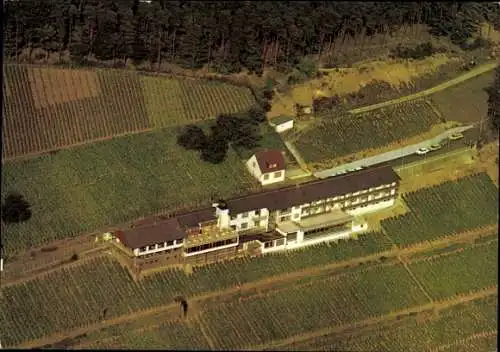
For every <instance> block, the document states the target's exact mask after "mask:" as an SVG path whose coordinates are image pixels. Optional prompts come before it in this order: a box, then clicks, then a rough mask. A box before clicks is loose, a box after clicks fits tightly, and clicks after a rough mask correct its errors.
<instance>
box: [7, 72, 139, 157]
mask: <svg viewBox="0 0 500 352" xmlns="http://www.w3.org/2000/svg"><path fill="white" fill-rule="evenodd" d="M45 70H50V72H45ZM5 72H6V80H7V81H8V82H9V87H10V88H9V89H10V90H11V94H10V96H9V97H6V96H4V97H5V117H6V118H5V137H4V142H3V143H4V147H5V148H4V151H3V155H4V157H15V156H20V155H24V154H27V153H36V152H41V151H45V150H49V149H57V148H62V147H64V146H67V145H72V144H75V143H82V142H88V141H91V140H94V139H97V138H103V137H107V136H113V135H117V134H123V133H128V132H134V131H139V130H144V129H146V128H148V127H149V123H148V120H147V114H146V110H145V105H144V101H143V98H142V90H141V82H140V80H139V77H138V76H137V75H135V74H133V73H119V72H116V71H106V70H104V71H102V70H99V71H88V70H68V69H44V68H32V67H25V66H12V65H8V66H7V67H6V69H5ZM30 87H31V89H30ZM63 92H64V93H63Z"/></svg>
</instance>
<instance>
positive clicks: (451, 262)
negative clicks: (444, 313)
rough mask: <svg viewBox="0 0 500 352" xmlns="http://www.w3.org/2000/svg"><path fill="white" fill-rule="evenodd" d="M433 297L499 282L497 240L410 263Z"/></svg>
mask: <svg viewBox="0 0 500 352" xmlns="http://www.w3.org/2000/svg"><path fill="white" fill-rule="evenodd" d="M410 270H411V271H412V272H413V273H414V274H415V276H416V277H417V279H418V280H419V281H420V282H422V284H423V286H424V287H425V288H426V291H427V292H428V293H429V294H430V295H431V297H432V298H433V299H443V298H445V297H450V296H453V295H457V294H463V293H468V292H470V291H475V290H478V289H481V288H485V287H491V286H494V285H498V241H493V242H491V243H486V244H483V245H477V246H474V247H468V248H465V249H464V250H463V251H462V252H457V253H453V254H450V255H448V256H445V257H441V258H438V259H431V260H422V261H419V262H417V263H414V264H410Z"/></svg>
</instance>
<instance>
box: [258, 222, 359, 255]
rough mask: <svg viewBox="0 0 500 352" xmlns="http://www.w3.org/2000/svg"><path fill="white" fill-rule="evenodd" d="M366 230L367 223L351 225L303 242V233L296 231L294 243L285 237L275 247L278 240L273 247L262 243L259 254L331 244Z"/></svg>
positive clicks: (274, 241)
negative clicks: (343, 229) (349, 227)
mask: <svg viewBox="0 0 500 352" xmlns="http://www.w3.org/2000/svg"><path fill="white" fill-rule="evenodd" d="M367 230H368V224H367V223H362V224H356V225H352V227H351V229H349V230H345V231H337V232H335V231H332V233H326V234H325V235H323V236H321V237H316V238H312V239H305V240H304V232H303V231H298V232H297V239H296V240H294V241H288V239H287V238H286V237H284V238H283V239H284V242H283V244H281V245H277V243H276V242H277V241H278V240H273V246H272V247H268V248H265V245H264V243H262V244H261V252H262V254H266V253H272V252H278V251H284V250H292V249H298V248H303V247H307V246H312V245H315V244H320V243H324V242H331V241H336V240H339V239H345V238H350V237H351V236H352V235H353V234H357V233H361V232H365V231H367ZM277 231H278V232H281V231H279V229H277Z"/></svg>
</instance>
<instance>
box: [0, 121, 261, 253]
mask: <svg viewBox="0 0 500 352" xmlns="http://www.w3.org/2000/svg"><path fill="white" fill-rule="evenodd" d="M2 171H3V174H2V195H5V194H6V193H8V192H10V191H17V192H20V193H21V194H23V196H24V197H25V199H26V200H27V201H28V202H29V203H30V204H31V209H32V213H33V215H32V217H31V219H29V220H28V221H26V222H23V223H19V224H9V225H8V226H7V227H6V230H5V232H4V233H2V235H3V244H4V246H5V253H6V255H13V254H14V253H15V252H17V251H19V250H23V249H26V248H29V247H32V246H35V245H42V244H45V243H48V242H50V241H51V240H56V239H61V238H65V237H70V236H74V235H79V234H81V233H85V232H92V231H95V230H96V229H98V228H100V227H103V226H114V225H116V224H120V223H123V222H126V221H132V220H134V219H136V218H139V217H142V216H148V215H150V214H151V213H155V212H158V211H162V210H165V209H170V210H173V209H177V208H184V207H195V206H198V205H199V204H200V203H202V202H203V203H205V202H207V201H208V200H209V199H210V197H211V196H212V195H214V194H216V195H217V196H220V197H230V196H235V195H237V194H240V193H241V192H244V191H245V190H249V189H250V188H252V187H254V185H255V182H254V181H253V180H252V178H251V176H250V175H249V174H248V173H247V171H246V170H245V169H244V166H243V165H242V164H241V162H239V159H238V157H237V155H236V153H234V152H233V151H230V152H229V153H228V155H227V157H226V160H224V162H222V163H221V164H218V165H213V164H210V163H206V162H203V161H201V160H200V158H199V156H198V154H197V153H196V152H193V151H186V150H184V149H182V148H180V147H179V146H177V144H176V133H175V131H173V130H170V129H164V130H159V131H153V132H149V133H141V134H136V135H132V136H127V137H123V138H117V139H112V140H110V141H104V142H99V143H94V144H89V145H86V146H83V147H79V148H73V149H67V150H62V151H60V152H59V153H57V154H56V155H53V156H51V157H39V158H34V159H30V160H28V161H11V162H7V163H5V164H4V165H3V170H2ZM221 179H226V181H225V182H220V180H221ZM4 192H5V193H4Z"/></svg>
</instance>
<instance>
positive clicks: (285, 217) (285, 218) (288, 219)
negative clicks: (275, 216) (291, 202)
mask: <svg viewBox="0 0 500 352" xmlns="http://www.w3.org/2000/svg"><path fill="white" fill-rule="evenodd" d="M290 218H291V216H290V215H287V216H282V217H281V218H280V221H290Z"/></svg>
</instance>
